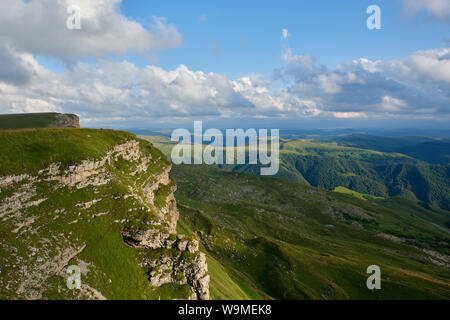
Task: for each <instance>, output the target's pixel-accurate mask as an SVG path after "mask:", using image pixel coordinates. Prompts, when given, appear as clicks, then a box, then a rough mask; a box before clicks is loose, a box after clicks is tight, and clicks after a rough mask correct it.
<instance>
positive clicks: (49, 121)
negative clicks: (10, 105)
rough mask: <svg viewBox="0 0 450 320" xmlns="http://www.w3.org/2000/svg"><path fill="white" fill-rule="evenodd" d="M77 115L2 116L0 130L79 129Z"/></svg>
mask: <svg viewBox="0 0 450 320" xmlns="http://www.w3.org/2000/svg"><path fill="white" fill-rule="evenodd" d="M79 127H80V118H79V117H78V116H77V115H76V114H63V113H57V112H44V113H17V114H0V129H3V130H16V129H32V128H79Z"/></svg>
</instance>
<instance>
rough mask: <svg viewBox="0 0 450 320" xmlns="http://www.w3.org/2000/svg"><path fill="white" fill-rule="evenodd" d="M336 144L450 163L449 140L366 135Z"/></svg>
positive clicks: (338, 140)
mask: <svg viewBox="0 0 450 320" xmlns="http://www.w3.org/2000/svg"><path fill="white" fill-rule="evenodd" d="M336 142H337V143H339V144H340V145H343V146H347V147H355V148H362V149H371V150H377V151H382V152H397V153H402V154H406V155H408V156H411V157H413V158H416V159H419V160H423V161H426V162H430V163H440V164H446V163H450V139H449V138H448V137H447V138H441V139H439V138H435V137H423V136H401V137H381V136H373V135H367V134H351V135H348V136H346V137H341V138H337V139H336Z"/></svg>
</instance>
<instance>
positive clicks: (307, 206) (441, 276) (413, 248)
mask: <svg viewBox="0 0 450 320" xmlns="http://www.w3.org/2000/svg"><path fill="white" fill-rule="evenodd" d="M173 176H174V178H175V180H176V182H177V185H178V191H177V193H176V197H177V199H178V201H179V207H180V217H181V218H180V219H181V221H182V223H183V225H185V226H190V227H192V228H193V227H194V226H195V229H197V230H201V232H200V233H199V235H200V237H201V238H202V242H203V244H204V247H205V248H206V250H207V252H208V255H209V256H210V257H211V258H212V259H214V260H215V261H217V262H218V263H220V264H221V265H222V266H223V268H221V270H220V271H219V272H220V274H221V275H222V274H223V273H224V272H226V274H227V275H228V276H229V277H230V278H232V279H233V282H234V283H233V286H235V284H237V285H238V286H239V287H240V288H241V290H242V291H243V292H245V294H246V295H247V296H248V297H252V298H277V299H343V298H344V299H347V298H349V299H378V298H380V299H422V298H438V299H442V298H446V299H448V298H450V273H449V271H448V270H446V269H443V268H441V267H439V266H437V265H434V264H433V263H431V262H430V259H429V257H427V256H426V255H425V254H424V252H423V251H422V250H421V249H420V247H425V248H428V249H432V250H436V251H439V252H441V253H446V254H449V236H448V234H447V233H446V232H445V231H444V230H441V229H440V228H445V227H443V226H444V223H445V221H447V220H448V218H449V215H448V212H432V211H429V210H426V209H424V208H422V207H420V206H417V205H415V204H413V203H412V202H409V201H406V200H403V199H390V200H375V199H368V200H359V199H357V198H355V197H353V196H350V195H346V194H339V193H334V192H331V193H330V192H325V191H320V190H318V189H314V188H311V187H308V186H305V185H301V184H298V183H295V182H290V181H287V180H280V179H274V178H268V177H261V176H256V175H246V174H233V173H227V172H224V171H221V170H219V169H217V168H214V167H211V166H198V165H197V166H196V165H191V166H175V167H174V169H173ZM327 224H333V225H335V227H334V228H330V227H327V226H326V225H327ZM361 226H362V228H361ZM380 233H384V234H390V235H395V236H397V237H402V238H403V241H406V242H405V243H396V242H394V241H391V240H388V239H384V238H381V237H379V236H377V234H380ZM371 264H376V265H379V266H380V267H381V270H382V290H380V291H375V292H371V291H369V290H368V289H367V288H366V286H365V281H366V279H367V275H366V274H365V270H366V268H367V267H368V266H369V265H371ZM210 272H211V276H212V279H214V277H215V276H216V270H214V268H212V269H211V270H210ZM217 286H218V284H216V283H214V282H213V283H212V284H211V290H212V292H215V291H219V290H218V287H217ZM221 290H223V289H222V288H221ZM228 291H229V293H230V294H231V293H232V292H233V291H235V289H231V288H230V289H229V290H228ZM233 297H234V298H244V297H242V295H234V296H233Z"/></svg>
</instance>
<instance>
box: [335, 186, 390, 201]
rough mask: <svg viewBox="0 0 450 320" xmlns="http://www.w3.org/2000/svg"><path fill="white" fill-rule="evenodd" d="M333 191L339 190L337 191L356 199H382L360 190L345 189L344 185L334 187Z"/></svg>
mask: <svg viewBox="0 0 450 320" xmlns="http://www.w3.org/2000/svg"><path fill="white" fill-rule="evenodd" d="M333 191H334V192H339V193H344V194H350V195H352V196H354V197H357V198H358V199H361V200H367V199H383V198H382V197H375V196H372V195H370V194H365V193H360V192H356V191H353V190H350V189H347V188H346V187H341V186H339V187H336V188H334V189H333Z"/></svg>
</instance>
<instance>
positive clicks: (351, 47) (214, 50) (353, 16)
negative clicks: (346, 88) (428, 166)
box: [121, 0, 450, 77]
mask: <svg viewBox="0 0 450 320" xmlns="http://www.w3.org/2000/svg"><path fill="white" fill-rule="evenodd" d="M371 4H377V5H379V6H380V8H381V14H382V29H381V30H368V29H367V27H366V19H367V17H368V16H369V15H368V14H367V13H366V8H367V7H368V6H369V5H371ZM121 10H122V11H123V13H124V14H125V15H126V16H128V17H130V18H132V19H135V20H137V21H139V22H141V23H143V24H144V25H145V24H148V23H150V22H151V18H152V16H154V15H156V16H162V17H165V18H166V19H167V21H169V22H172V23H174V25H175V26H176V27H177V29H179V30H180V32H182V34H183V40H184V44H183V45H182V46H181V47H180V48H177V49H176V50H168V51H166V52H160V53H158V57H159V60H160V61H159V65H161V66H162V67H164V68H165V69H174V68H176V67H177V66H178V65H179V64H181V63H182V64H184V65H186V66H187V67H188V68H189V69H193V70H203V71H206V72H217V73H221V74H225V75H227V76H229V77H237V76H241V75H245V74H248V73H262V74H266V75H270V73H271V72H272V70H273V69H274V68H275V67H278V66H279V65H281V63H282V62H281V61H280V56H281V50H282V49H281V48H282V46H283V45H289V46H290V47H291V48H292V51H293V52H296V53H299V54H307V55H311V56H314V57H315V58H316V59H317V60H318V61H319V62H320V63H321V64H324V65H326V66H328V67H335V66H336V65H338V64H339V63H341V62H343V61H348V60H353V59H359V58H361V57H365V58H368V59H371V60H378V59H383V60H392V59H398V58H402V57H404V56H407V55H408V54H411V53H413V52H415V51H417V50H426V49H429V48H440V47H442V46H444V42H443V39H444V38H446V36H447V37H450V33H449V31H450V28H449V25H448V24H446V23H445V22H442V21H439V20H430V21H427V22H426V23H424V22H423V21H424V20H425V17H424V16H423V14H422V15H421V16H419V17H417V18H415V19H412V20H411V19H408V18H407V17H405V14H404V12H403V8H402V5H401V2H400V1H392V0H388V1H386V0H385V1H374V0H369V1H364V0H345V1H325V0H317V1H298V0H297V1H286V0H284V1H267V0H263V1H261V0H247V1H235V0H231V1H204V0H196V1H171V0H164V1H160V0H156V1H137V0H125V1H124V2H123V4H122V6H121ZM283 28H286V29H288V30H289V33H290V36H289V37H288V38H287V39H286V40H285V41H282V39H281V30H282V29H283ZM128 59H129V60H131V61H134V62H135V63H137V64H138V65H140V66H143V65H145V64H147V63H148V60H145V59H139V58H138V57H136V55H130V56H129V57H128Z"/></svg>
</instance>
